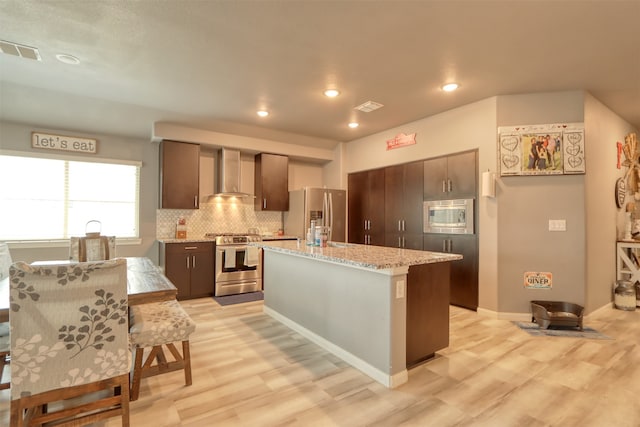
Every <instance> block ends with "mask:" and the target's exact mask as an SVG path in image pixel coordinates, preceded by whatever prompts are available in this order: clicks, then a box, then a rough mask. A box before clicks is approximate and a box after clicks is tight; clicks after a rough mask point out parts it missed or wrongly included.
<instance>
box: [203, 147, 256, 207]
mask: <svg viewBox="0 0 640 427" xmlns="http://www.w3.org/2000/svg"><path fill="white" fill-rule="evenodd" d="M213 196H214V197H255V196H253V195H251V194H247V193H243V192H241V191H240V150H234V149H231V148H222V149H220V151H218V183H217V186H216V194H214V195H213Z"/></svg>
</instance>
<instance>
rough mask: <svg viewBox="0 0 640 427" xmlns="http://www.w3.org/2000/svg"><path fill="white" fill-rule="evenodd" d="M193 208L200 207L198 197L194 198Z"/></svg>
mask: <svg viewBox="0 0 640 427" xmlns="http://www.w3.org/2000/svg"><path fill="white" fill-rule="evenodd" d="M193 206H195V207H196V208H197V207H198V196H197V195H196V196H193Z"/></svg>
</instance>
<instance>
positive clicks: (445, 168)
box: [424, 151, 478, 200]
mask: <svg viewBox="0 0 640 427" xmlns="http://www.w3.org/2000/svg"><path fill="white" fill-rule="evenodd" d="M476 164H477V162H476V152H475V151H469V152H466V153H461V154H454V155H451V156H447V157H439V158H436V159H429V160H425V161H424V200H442V199H467V198H473V197H475V195H476V176H477V175H478V171H477V166H476Z"/></svg>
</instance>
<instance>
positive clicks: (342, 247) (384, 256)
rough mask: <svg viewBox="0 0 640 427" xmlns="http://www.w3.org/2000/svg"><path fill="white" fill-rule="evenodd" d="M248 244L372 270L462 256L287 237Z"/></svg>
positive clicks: (443, 260) (441, 260)
mask: <svg viewBox="0 0 640 427" xmlns="http://www.w3.org/2000/svg"><path fill="white" fill-rule="evenodd" d="M251 244H252V245H254V246H260V247H262V248H264V249H266V250H272V251H275V252H282V253H288V254H291V255H297V256H304V257H309V258H317V259H321V260H325V261H331V262H337V263H340V264H349V265H353V266H356V267H362V268H370V269H374V270H381V269H386V268H396V267H408V266H411V265H421V264H431V263H436V262H447V261H455V260H457V259H462V255H458V254H450V253H441V252H429V251H417V250H413V249H400V248H387V247H383V246H372V245H357V244H354V243H330V245H331V246H327V247H324V248H322V247H318V246H307V245H306V242H305V241H304V240H301V241H300V242H298V241H291V240H281V241H271V242H269V241H263V242H254V243H251Z"/></svg>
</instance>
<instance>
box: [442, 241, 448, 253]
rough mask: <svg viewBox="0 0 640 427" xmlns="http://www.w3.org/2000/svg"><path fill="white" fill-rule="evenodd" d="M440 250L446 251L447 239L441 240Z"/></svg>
mask: <svg viewBox="0 0 640 427" xmlns="http://www.w3.org/2000/svg"><path fill="white" fill-rule="evenodd" d="M442 252H447V239H444V240H443V241H442Z"/></svg>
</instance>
